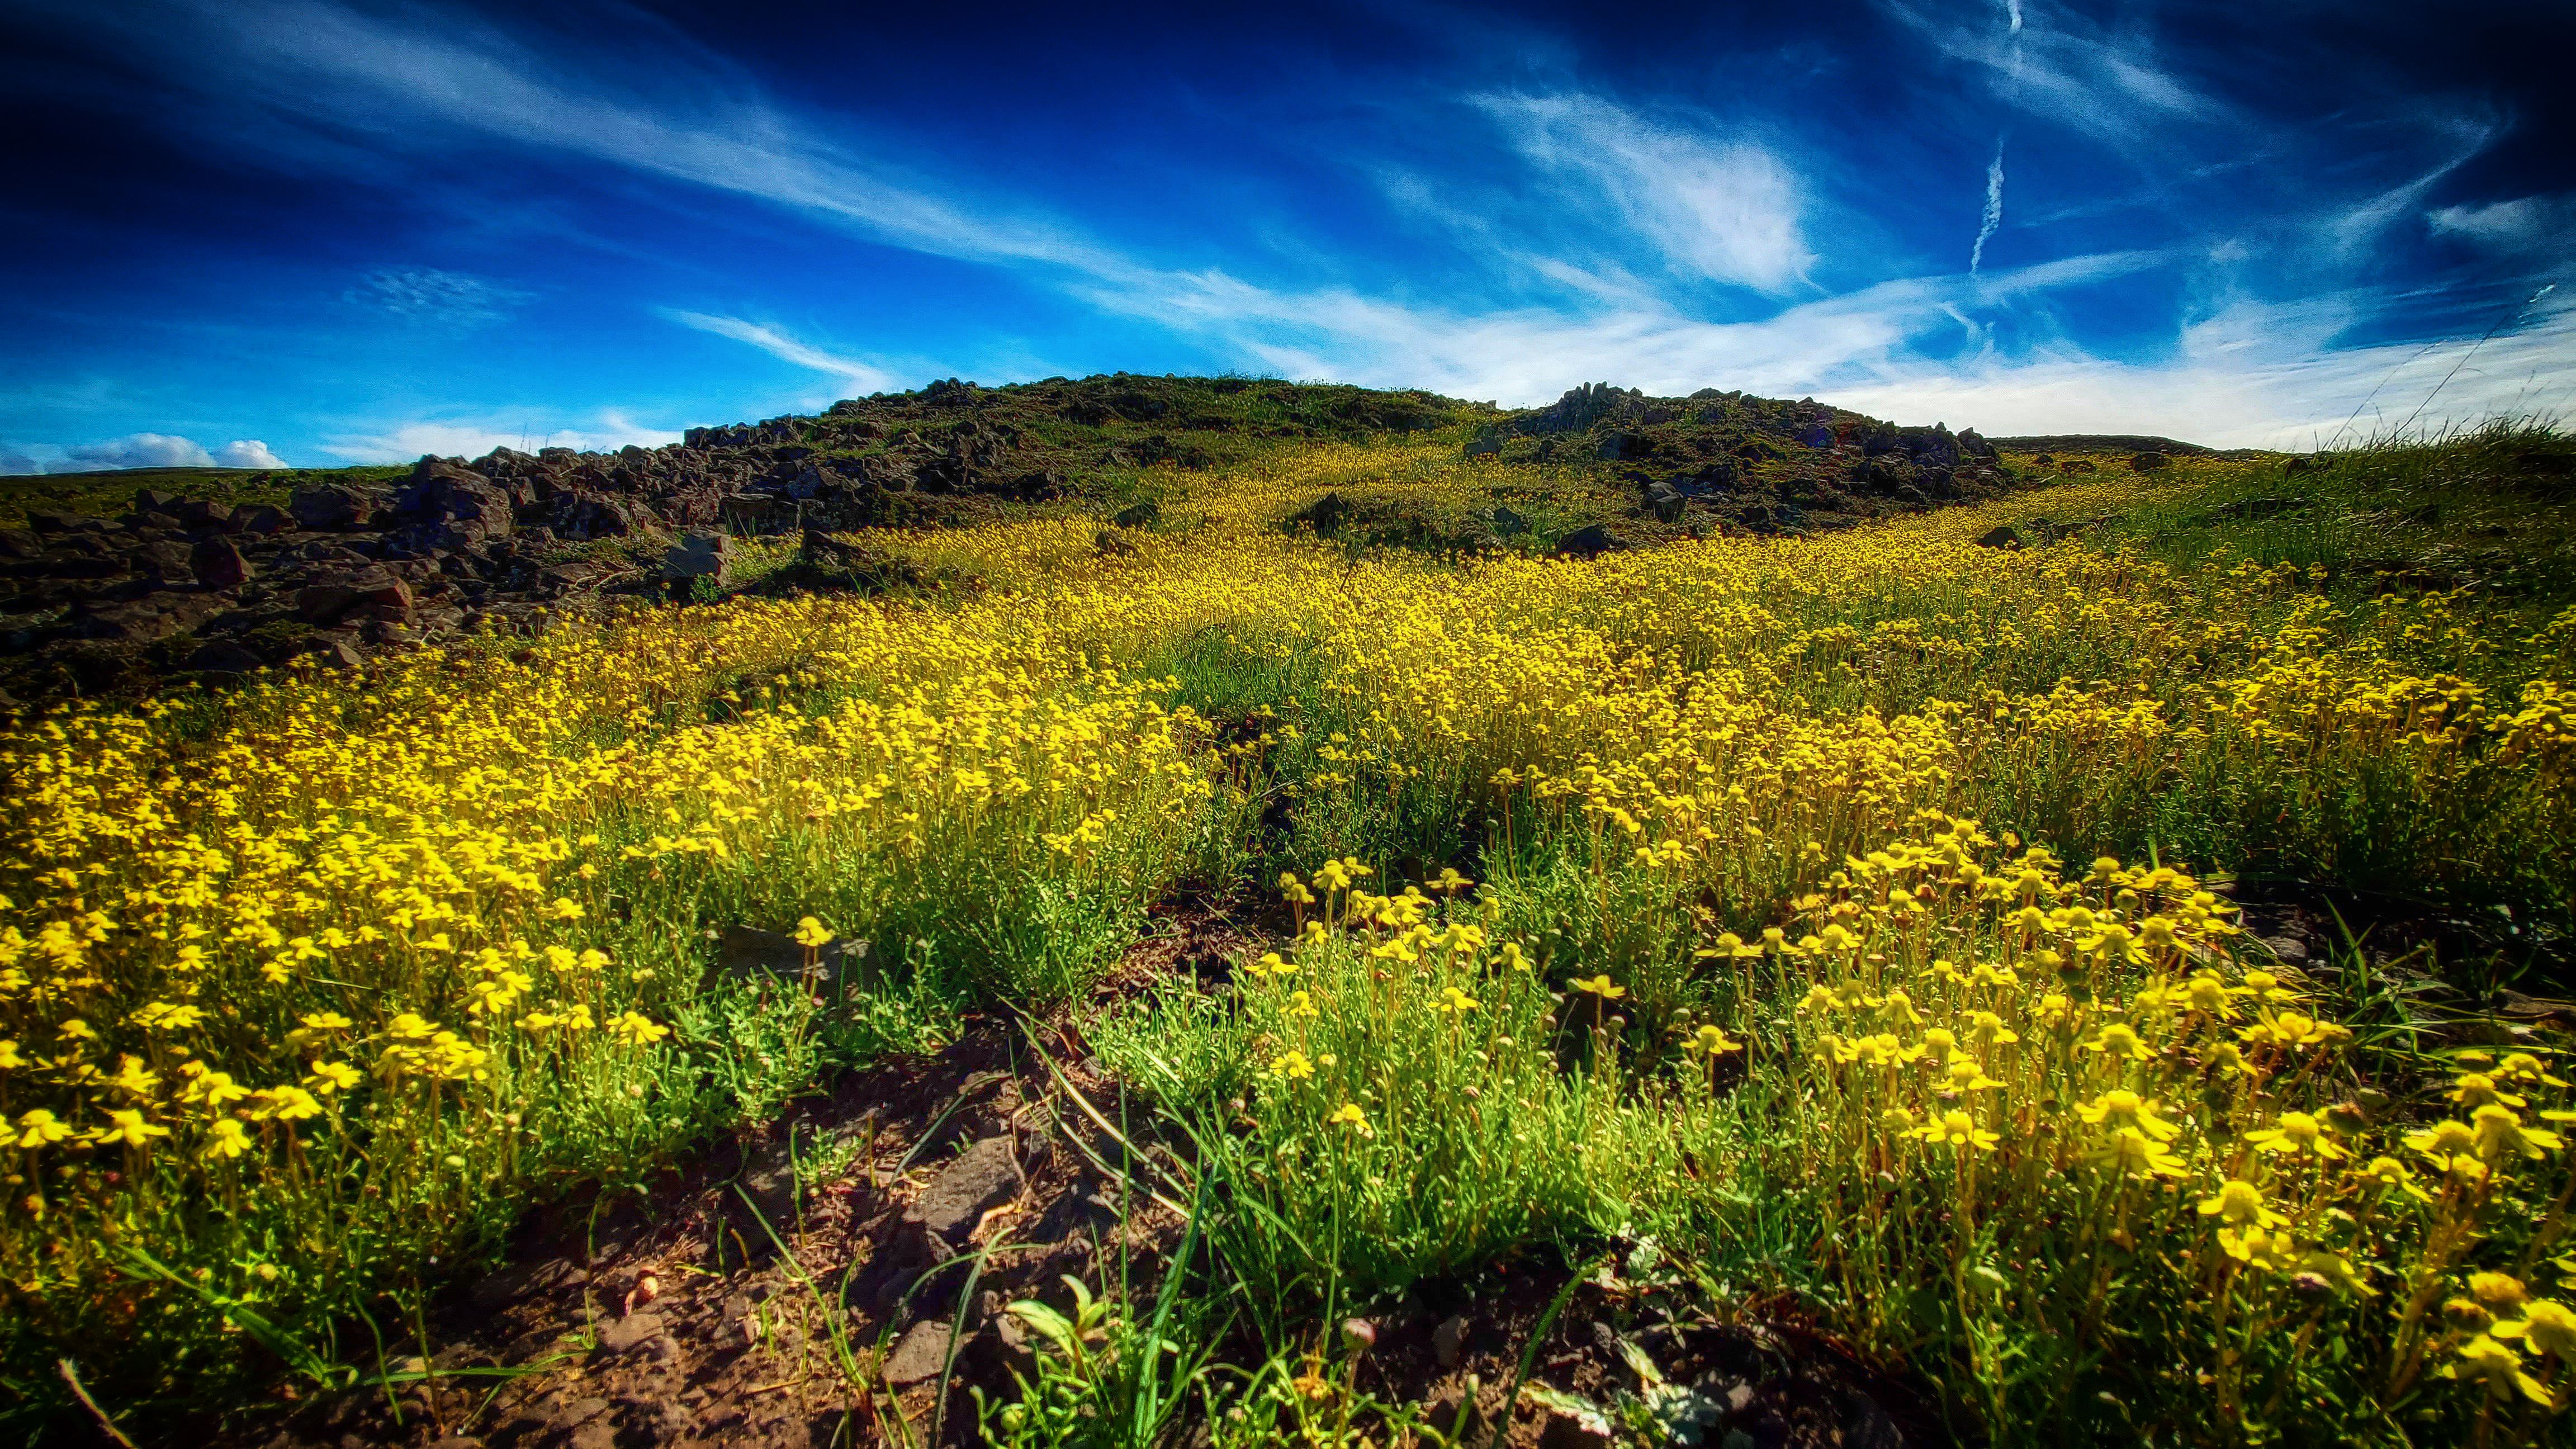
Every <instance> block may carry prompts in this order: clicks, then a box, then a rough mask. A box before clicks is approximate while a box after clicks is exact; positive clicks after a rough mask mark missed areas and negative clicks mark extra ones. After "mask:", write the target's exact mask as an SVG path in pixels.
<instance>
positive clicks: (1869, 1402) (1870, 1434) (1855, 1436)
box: [1834, 1388, 1905, 1449]
mask: <svg viewBox="0 0 2576 1449" xmlns="http://www.w3.org/2000/svg"><path fill="white" fill-rule="evenodd" d="M1838 1408H1839V1414H1838V1417H1839V1418H1840V1419H1841V1425H1840V1428H1839V1429H1838V1431H1837V1432H1836V1433H1835V1435H1834V1442H1835V1443H1837V1444H1839V1445H1841V1446H1842V1449H1905V1431H1904V1430H1902V1429H1900V1428H1898V1427H1897V1426H1896V1420H1894V1419H1893V1418H1891V1417H1889V1416H1888V1412H1887V1410H1886V1409H1885V1408H1883V1407H1881V1406H1880V1405H1879V1402H1878V1400H1876V1399H1873V1398H1871V1397H1870V1396H1869V1395H1867V1394H1865V1393H1862V1392H1861V1391H1860V1390H1858V1389H1849V1388H1847V1389H1845V1390H1843V1394H1842V1403H1841V1404H1840V1405H1839V1406H1838Z"/></svg>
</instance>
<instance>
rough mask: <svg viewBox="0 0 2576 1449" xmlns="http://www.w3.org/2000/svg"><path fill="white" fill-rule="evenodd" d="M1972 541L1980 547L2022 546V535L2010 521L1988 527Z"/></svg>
mask: <svg viewBox="0 0 2576 1449" xmlns="http://www.w3.org/2000/svg"><path fill="white" fill-rule="evenodd" d="M1970 542H1972V543H1974V544H1976V546H1977V547H1979V548H2019V547H2021V546H2022V544H2021V535H2020V534H2019V533H2017V532H2015V531H2014V529H2013V526H2012V525H2011V524H2009V523H1998V524H1996V525H1995V526H1994V527H1992V528H1989V529H1987V530H1986V531H1985V532H1983V533H1981V534H1978V535H1977V536H1976V537H1975V538H1974V539H1972V540H1970Z"/></svg>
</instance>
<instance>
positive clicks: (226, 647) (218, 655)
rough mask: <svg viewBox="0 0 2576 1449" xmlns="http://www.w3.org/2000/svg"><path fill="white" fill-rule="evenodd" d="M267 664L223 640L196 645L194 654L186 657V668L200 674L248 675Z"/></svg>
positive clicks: (249, 652) (236, 645)
mask: <svg viewBox="0 0 2576 1449" xmlns="http://www.w3.org/2000/svg"><path fill="white" fill-rule="evenodd" d="M267 662H268V661H266V660H264V659H262V658H260V657H259V656H258V655H257V654H254V653H252V652H251V651H250V650H248V649H246V648H244V647H242V646H241V645H239V644H235V643H233V642H231V641H230V640H225V639H218V640H215V641H213V642H211V643H207V644H201V645H198V646H197V650H196V652H195V653H193V654H190V655H189V656H188V668H190V669H193V670H196V671H197V672H199V673H201V674H248V673H249V672H251V671H252V670H254V669H257V668H259V667H260V666H262V665H263V664H266V663H267Z"/></svg>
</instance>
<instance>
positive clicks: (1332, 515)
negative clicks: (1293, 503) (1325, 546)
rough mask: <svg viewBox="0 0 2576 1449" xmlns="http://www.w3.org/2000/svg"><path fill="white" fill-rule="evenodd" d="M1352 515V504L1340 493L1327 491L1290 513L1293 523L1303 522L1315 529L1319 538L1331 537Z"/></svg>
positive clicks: (1339, 530) (1290, 519)
mask: <svg viewBox="0 0 2576 1449" xmlns="http://www.w3.org/2000/svg"><path fill="white" fill-rule="evenodd" d="M1350 516H1351V505H1350V504H1349V502H1347V501H1346V500H1345V499H1343V497H1342V495H1341V494H1339V493H1327V494H1325V495H1324V496H1323V497H1321V498H1318V499H1316V500H1315V501H1314V502H1312V503H1309V504H1307V505H1306V506H1305V507H1304V508H1301V509H1299V510H1297V511H1296V512H1295V513H1293V514H1290V515H1289V521H1290V522H1292V523H1303V524H1305V525H1306V526H1307V527H1309V528H1311V529H1313V530H1314V531H1315V536H1316V537H1317V538H1331V537H1332V536H1333V535H1334V534H1337V533H1339V532H1341V530H1342V524H1343V522H1344V521H1345V520H1347V519H1348V518H1349V517H1350Z"/></svg>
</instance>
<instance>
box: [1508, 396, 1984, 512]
mask: <svg viewBox="0 0 2576 1449" xmlns="http://www.w3.org/2000/svg"><path fill="white" fill-rule="evenodd" d="M1467 451H1468V452H1469V453H1470V454H1477V453H1483V454H1490V455H1493V456H1495V457H1497V458H1500V459H1501V460H1503V461H1506V462H1513V461H1522V460H1527V461H1532V462H1538V463H1558V464H1567V465H1574V466H1583V465H1591V466H1595V467H1599V468H1604V469H1607V470H1609V471H1611V472H1612V473H1614V474H1615V475H1616V476H1617V477H1618V478H1620V479H1621V480H1623V481H1625V482H1627V483H1628V484H1630V485H1632V486H1633V487H1634V488H1635V489H1636V491H1637V495H1638V502H1639V505H1640V510H1641V512H1644V513H1648V514H1652V515H1653V516H1655V517H1657V518H1659V519H1661V520H1663V521H1665V522H1674V521H1678V520H1681V519H1684V518H1686V517H1690V516H1693V515H1697V514H1704V515H1705V516H1706V517H1707V518H1708V519H1709V520H1710V521H1712V522H1715V523H1719V524H1721V525H1723V524H1732V525H1734V526H1737V527H1740V528H1744V529H1748V530H1750V531H1754V532H1775V531H1781V530H1799V529H1810V528H1815V527H1831V526H1834V525H1836V524H1840V523H1848V522H1853V521H1857V520H1859V519H1863V518H1869V517H1874V516H1877V515H1879V514H1881V513H1885V512H1889V511H1894V510H1898V509H1903V508H1907V507H1914V508H1927V507H1931V506H1934V505H1936V504H1944V503H1957V502H1961V501H1965V500H1968V499H1973V498H1984V497H1991V496H1993V495H1994V494H1995V493H1997V492H1999V491H2001V490H2002V489H2003V488H2004V487H2005V486H2006V485H2007V483H2008V482H2009V481H2010V480H2009V477H2008V475H2007V474H2006V473H2005V472H2004V470H2003V469H2002V467H2001V465H2000V463H1999V461H1998V460H1997V457H1996V454H1995V450H1994V448H1993V447H1992V446H1990V445H1989V444H1987V443H1986V442H1985V441H1984V440H1983V439H1981V438H1979V437H1978V436H1977V434H1976V432H1975V431H1974V430H1973V429H1972V430H1970V431H1968V432H1964V433H1953V432H1951V431H1950V430H1949V428H1948V427H1946V426H1944V425H1942V424H1938V423H1935V424H1934V425H1932V426H1931V427H1928V428H1908V427H1898V426H1896V425H1895V424H1893V423H1884V422H1880V421H1879V420H1878V419H1876V418H1871V417H1866V416H1863V415H1862V414H1860V413H1855V412H1850V411H1847V410H1845V409H1842V408H1837V407H1829V406H1827V405H1825V404H1823V403H1819V402H1817V401H1816V400H1815V399H1813V398H1802V399H1800V400H1799V401H1796V402H1782V401H1778V400H1776V399H1771V398H1760V397H1754V396H1752V395H1750V394H1747V393H1741V392H1721V391H1719V390H1718V389H1716V388H1702V389H1701V390H1700V391H1698V392H1695V393H1692V394H1691V395H1690V396H1689V397H1686V398H1661V397H1648V396H1646V395H1645V394H1643V393H1640V392H1636V391H1634V390H1622V389H1619V388H1616V387H1613V386H1611V385H1610V384H1608V383H1591V384H1587V385H1585V386H1583V387H1578V388H1576V389H1574V390H1573V391H1571V392H1569V393H1567V394H1566V395H1565V396H1564V397H1562V398H1559V399H1558V400H1557V401H1556V402H1555V403H1554V404H1552V405H1551V406H1548V407H1544V408H1538V409H1534V410H1532V411H1529V412H1525V413H1521V414H1518V415H1516V416H1514V417H1511V418H1509V419H1506V420H1503V421H1500V422H1496V423H1493V424H1491V425H1488V426H1487V427H1485V428H1484V429H1482V430H1481V431H1480V432H1478V434H1477V435H1476V438H1475V440H1474V441H1473V442H1471V443H1469V444H1468V445H1467Z"/></svg>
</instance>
